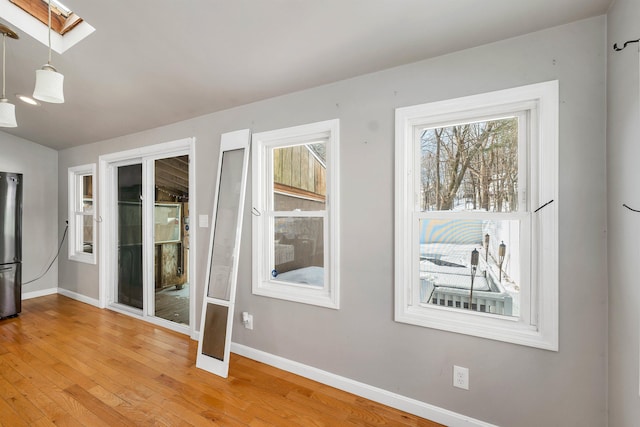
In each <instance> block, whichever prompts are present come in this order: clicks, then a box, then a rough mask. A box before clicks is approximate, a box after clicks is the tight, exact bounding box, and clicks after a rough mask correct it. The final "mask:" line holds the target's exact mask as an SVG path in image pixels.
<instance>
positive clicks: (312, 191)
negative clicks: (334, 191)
mask: <svg viewBox="0 0 640 427" xmlns="http://www.w3.org/2000/svg"><path fill="white" fill-rule="evenodd" d="M326 185H327V164H326V144H325V143H324V142H317V143H313V144H303V145H294V146H289V147H280V148H274V149H273V205H274V210H276V211H294V210H301V211H320V210H325V199H326V195H327V187H326Z"/></svg>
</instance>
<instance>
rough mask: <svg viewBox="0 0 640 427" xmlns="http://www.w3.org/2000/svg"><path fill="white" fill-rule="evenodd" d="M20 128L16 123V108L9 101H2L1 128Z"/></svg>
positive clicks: (0, 104)
mask: <svg viewBox="0 0 640 427" xmlns="http://www.w3.org/2000/svg"><path fill="white" fill-rule="evenodd" d="M16 126H18V123H17V122H16V106H15V105H13V104H11V103H10V102H9V101H7V99H0V127H3V128H14V127H16Z"/></svg>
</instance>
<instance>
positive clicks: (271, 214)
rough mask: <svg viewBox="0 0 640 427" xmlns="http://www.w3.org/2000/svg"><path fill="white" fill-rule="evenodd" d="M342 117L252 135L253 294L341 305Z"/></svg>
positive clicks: (323, 304) (324, 304) (303, 301)
mask: <svg viewBox="0 0 640 427" xmlns="http://www.w3.org/2000/svg"><path fill="white" fill-rule="evenodd" d="M338 138H339V122H338V120H331V121H326V122H320V123H314V124H309V125H303V126H298V127H293V128H287V129H280V130H275V131H271V132H263V133H257V134H254V135H253V214H254V215H253V262H254V268H253V293H254V294H257V295H264V296H270V297H274V298H281V299H286V300H290V301H297V302H302V303H307V304H314V305H320V306H325V307H331V308H338V307H339V302H338V301H339V284H338V272H337V268H336V266H337V256H338V237H337V236H338V234H337V233H338V231H337V230H338V224H337V218H338V176H337V172H338Z"/></svg>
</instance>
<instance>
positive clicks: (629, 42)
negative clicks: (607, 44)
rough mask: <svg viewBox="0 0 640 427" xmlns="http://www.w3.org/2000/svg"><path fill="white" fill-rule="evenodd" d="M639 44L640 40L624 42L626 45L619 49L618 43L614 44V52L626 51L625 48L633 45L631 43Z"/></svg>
mask: <svg viewBox="0 0 640 427" xmlns="http://www.w3.org/2000/svg"><path fill="white" fill-rule="evenodd" d="M638 42H640V39H638V40H629V41H626V42H624V44H623V45H622V47H618V43H614V44H613V50H615V51H616V52H620V51H621V50H622V49H624V48H625V47H627V45H628V44H631V43H638Z"/></svg>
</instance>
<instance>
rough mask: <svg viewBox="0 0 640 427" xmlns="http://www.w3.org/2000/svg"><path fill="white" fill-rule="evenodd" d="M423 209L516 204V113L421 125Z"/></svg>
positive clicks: (505, 208)
mask: <svg viewBox="0 0 640 427" xmlns="http://www.w3.org/2000/svg"><path fill="white" fill-rule="evenodd" d="M419 138H420V140H419V143H420V170H421V171H420V190H421V191H420V210H422V211H436V210H438V211H439V210H443V211H449V210H455V211H472V210H478V211H488V212H515V211H517V210H518V206H517V205H518V118H517V117H511V118H506V119H500V120H487V121H480V122H473V123H465V124H459V125H454V126H447V127H440V128H431V129H423V130H422V131H421V132H420V135H419Z"/></svg>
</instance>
